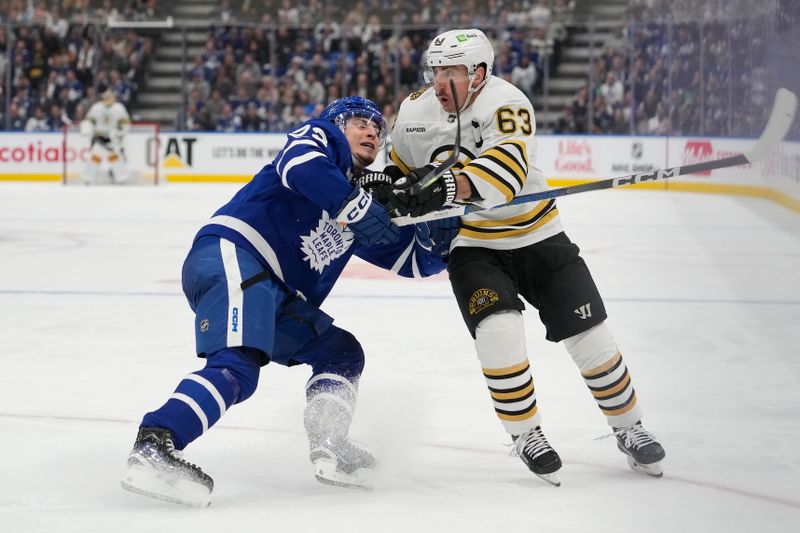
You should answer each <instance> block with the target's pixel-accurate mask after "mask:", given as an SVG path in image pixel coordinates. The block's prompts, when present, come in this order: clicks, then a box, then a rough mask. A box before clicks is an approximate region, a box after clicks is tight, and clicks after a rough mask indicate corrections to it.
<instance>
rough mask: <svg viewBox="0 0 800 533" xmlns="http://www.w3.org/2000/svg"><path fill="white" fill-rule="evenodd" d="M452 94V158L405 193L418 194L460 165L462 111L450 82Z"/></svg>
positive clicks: (453, 85)
mask: <svg viewBox="0 0 800 533" xmlns="http://www.w3.org/2000/svg"><path fill="white" fill-rule="evenodd" d="M450 94H451V95H452V96H453V105H454V107H455V110H456V141H455V143H454V144H453V152H452V153H451V154H450V157H448V158H447V159H445V160H444V161H442V162H441V163H439V165H438V166H437V167H436V168H434V169H433V170H431V171H430V172H429V173H428V175H427V176H425V177H423V178H422V179H421V180H419V181H418V182H417V183H415V184H414V185H412V186H411V187H409V188H408V190H407V191H405V192H406V193H407V194H412V195H413V194H418V193H419V192H420V191H421V190H422V189H425V188H426V187H430V186H431V185H432V184H433V182H435V181H436V180H437V179H439V176H441V175H442V174H444V173H445V172H447V171H448V170H450V169H451V168H453V165H455V164H456V163H458V158H459V156H460V155H461V111H460V110H459V109H458V93H457V92H456V84H455V83H454V82H453V80H450Z"/></svg>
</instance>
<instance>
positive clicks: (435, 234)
mask: <svg viewBox="0 0 800 533" xmlns="http://www.w3.org/2000/svg"><path fill="white" fill-rule="evenodd" d="M460 220H461V219H460V218H459V217H450V218H440V219H439V220H431V221H429V222H420V223H419V224H415V226H414V229H415V230H416V232H417V234H416V238H417V242H418V243H419V244H420V246H422V247H423V248H425V249H426V250H428V251H429V252H431V253H432V254H434V255H438V256H439V257H441V258H442V259H446V258H447V256H448V255H450V243H451V242H452V241H453V239H454V238H455V236H456V235H457V234H458V228H459V225H460Z"/></svg>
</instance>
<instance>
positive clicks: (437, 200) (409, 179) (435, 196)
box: [391, 165, 456, 217]
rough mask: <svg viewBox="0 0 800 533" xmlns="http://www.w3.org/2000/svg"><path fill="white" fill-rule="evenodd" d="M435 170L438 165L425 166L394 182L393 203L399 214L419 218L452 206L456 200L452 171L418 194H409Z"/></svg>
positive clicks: (446, 172)
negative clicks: (413, 187)
mask: <svg viewBox="0 0 800 533" xmlns="http://www.w3.org/2000/svg"><path fill="white" fill-rule="evenodd" d="M434 168H436V165H425V166H424V167H420V168H417V169H414V170H412V171H411V172H409V173H408V174H406V175H405V176H403V177H402V178H400V179H399V180H397V181H395V182H394V191H393V197H392V199H391V203H392V206H393V207H394V208H395V209H396V211H397V212H398V213H399V214H401V215H409V216H412V217H418V216H422V215H424V214H426V213H430V212H431V211H437V210H439V209H441V208H442V207H444V206H448V205H452V203H453V200H455V199H456V177H455V176H454V175H453V172H452V171H450V170H447V171H445V172H444V173H443V174H442V175H441V176H439V178H438V179H437V180H436V181H434V182H433V183H431V184H430V185H428V186H427V187H425V188H424V189H422V190H421V191H419V192H418V193H416V194H411V193H410V192H409V189H410V188H411V187H412V186H413V185H414V184H415V183H417V182H419V181H420V180H421V179H422V178H424V177H425V176H427V175H428V174H429V173H430V172H431V171H432V170H433V169H434Z"/></svg>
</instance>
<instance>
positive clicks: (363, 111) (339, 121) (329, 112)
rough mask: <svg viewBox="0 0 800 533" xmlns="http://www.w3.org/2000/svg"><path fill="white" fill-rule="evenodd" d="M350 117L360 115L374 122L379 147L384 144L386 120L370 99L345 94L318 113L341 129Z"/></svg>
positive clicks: (320, 116)
mask: <svg viewBox="0 0 800 533" xmlns="http://www.w3.org/2000/svg"><path fill="white" fill-rule="evenodd" d="M352 117H361V118H364V119H367V120H368V121H371V122H372V123H373V124H375V126H377V128H378V139H379V140H380V143H381V147H382V146H383V145H384V143H385V142H386V121H385V120H384V118H383V115H382V114H381V110H380V109H378V106H377V105H375V103H374V102H373V101H372V100H367V99H366V98H362V97H361V96H345V97H344V98H339V99H338V100H334V101H333V102H331V103H330V104H328V106H327V107H326V108H325V109H323V110H322V112H321V113H320V114H319V118H321V119H323V120H330V121H331V122H333V123H334V124H336V125H337V126H339V129H341V130H342V131H344V128H345V126H347V120H348V119H350V118H352Z"/></svg>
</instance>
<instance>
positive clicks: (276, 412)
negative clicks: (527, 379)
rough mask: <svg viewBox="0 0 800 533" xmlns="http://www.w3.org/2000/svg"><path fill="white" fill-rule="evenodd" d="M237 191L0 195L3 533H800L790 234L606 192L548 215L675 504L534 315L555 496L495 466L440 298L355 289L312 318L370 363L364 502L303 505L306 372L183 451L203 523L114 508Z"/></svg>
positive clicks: (328, 497) (744, 208)
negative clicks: (637, 466)
mask: <svg viewBox="0 0 800 533" xmlns="http://www.w3.org/2000/svg"><path fill="white" fill-rule="evenodd" d="M235 189H236V187H234V186H229V185H208V186H190V185H173V186H165V187H159V188H155V187H154V188H146V187H128V188H114V187H96V188H79V187H69V188H63V187H61V186H57V185H52V184H2V185H0V346H2V351H1V352H0V532H2V533H17V532H25V533H28V532H40V531H41V532H59V533H68V532H80V533H88V532H113V533H134V532H136V533H140V532H145V531H159V532H178V531H187V532H191V533H195V532H206V531H208V532H217V531H226V532H233V531H237V532H246V531H259V532H268V533H269V532H295V531H307V532H315V533H317V532H325V533H328V532H340V531H341V532H348V533H351V532H352V533H357V532H362V531H364V532H366V531H369V532H402V533H408V532H409V531H411V532H443V531H459V532H472V531H475V532H486V531H500V532H507V531H529V532H533V531H536V532H547V533H550V532H562V531H563V532H613V533H625V532H636V533H640V532H669V533H673V532H676V531H679V532H724V533H736V532H796V531H800V453H798V443H799V442H800V416H799V415H798V413H800V350H799V349H798V345H800V282H798V273H799V272H800V217H799V216H798V215H796V214H795V213H792V212H790V211H788V210H786V209H784V208H782V207H780V206H778V205H777V204H772V203H769V202H766V201H762V200H757V199H745V198H734V197H723V196H707V195H696V194H685V193H684V194H682V193H655V192H637V191H603V192H592V193H587V194H583V195H576V196H573V197H568V198H564V199H561V200H559V205H560V210H561V213H562V218H563V219H564V223H565V226H566V228H567V233H568V234H569V235H570V236H571V237H572V238H573V240H575V241H576V242H577V243H578V244H580V245H581V247H582V250H583V256H584V258H585V259H586V260H587V262H588V264H589V266H590V268H591V270H592V273H593V275H594V277H595V279H596V281H597V283H598V285H599V286H600V289H601V292H602V293H603V294H604V297H605V300H606V305H607V308H608V311H609V314H610V319H609V323H610V325H611V327H612V330H613V331H614V333H615V336H616V337H617V339H618V342H619V344H620V346H621V348H622V351H623V354H624V355H625V358H626V361H627V363H628V367H629V368H630V370H631V372H632V375H633V378H634V384H635V387H636V390H637V394H638V396H639V400H640V402H641V405H642V407H643V409H644V412H645V425H646V427H647V428H648V429H650V430H651V431H653V432H654V433H656V434H657V435H658V437H659V438H660V439H661V441H662V443H663V444H664V447H665V448H666V450H667V459H666V461H665V463H664V471H665V474H664V478H662V479H650V478H647V477H645V476H642V475H640V474H636V473H634V472H632V471H631V470H629V469H628V466H627V464H626V461H625V458H624V456H623V455H622V454H621V453H619V452H618V451H617V450H616V448H615V445H614V442H613V439H602V440H596V437H599V436H602V435H604V434H606V433H607V431H608V430H607V427H606V425H605V421H604V418H603V417H602V416H601V415H600V412H599V410H598V409H597V408H596V407H595V406H594V404H593V401H592V399H591V397H590V396H589V394H588V392H587V390H586V388H585V386H584V385H583V382H582V381H581V379H580V376H579V373H578V372H577V369H576V368H575V367H574V365H573V363H572V361H571V360H570V358H569V357H568V355H567V354H566V352H565V351H564V349H563V347H562V346H559V345H553V344H550V343H548V342H546V341H545V340H544V338H543V336H544V331H543V328H542V326H541V325H540V324H539V322H538V319H537V316H536V313H535V311H530V310H529V311H528V312H527V313H526V323H527V325H528V330H527V331H528V348H529V355H530V358H531V362H532V365H533V369H534V378H535V380H536V384H537V391H538V398H539V405H540V408H541V411H542V413H543V416H544V426H543V427H544V429H545V431H546V434H547V435H548V437H549V439H550V442H551V443H552V444H553V445H554V446H555V447H556V449H557V450H558V451H559V453H560V454H561V457H562V459H563V461H564V468H563V470H562V471H561V480H562V486H561V487H560V488H555V487H551V486H548V485H547V484H546V483H544V482H543V481H541V480H539V479H537V478H535V477H534V476H533V475H532V474H530V473H528V472H527V471H526V469H525V468H524V466H523V465H522V463H521V462H520V461H519V460H518V459H516V458H512V457H509V456H508V448H507V447H505V446H504V444H506V443H507V442H508V438H507V437H506V436H505V434H504V433H503V430H502V428H501V426H500V424H499V422H498V421H497V420H496V418H495V417H494V414H493V411H492V407H491V402H490V400H489V397H488V394H487V391H486V388H485V384H484V382H483V378H482V376H481V373H480V369H479V365H478V362H477V359H476V357H475V355H474V353H473V348H472V343H471V339H470V337H469V334H468V333H467V331H466V328H465V327H464V326H463V324H462V323H461V319H460V317H459V313H458V310H457V307H456V304H455V303H454V300H453V298H452V297H451V295H450V289H449V285H448V283H447V281H446V279H445V278H443V277H439V278H437V279H434V280H428V281H406V280H393V279H379V278H380V277H381V276H376V275H375V272H374V271H372V270H370V268H371V267H367V266H366V265H363V264H355V265H354V267H355V268H353V269H352V270H350V271H349V272H348V276H347V277H346V278H345V279H342V280H341V282H340V284H339V285H338V286H337V288H336V289H335V291H334V292H333V294H332V295H331V297H330V298H329V299H328V301H327V302H326V304H325V306H324V308H325V310H326V311H327V312H329V313H330V314H331V315H333V316H334V317H335V318H336V321H337V324H339V325H340V326H342V327H344V328H346V329H348V330H350V331H352V332H353V333H354V334H355V335H356V336H357V337H358V338H359V339H360V340H361V342H362V344H363V346H364V348H365V350H366V353H367V366H366V369H365V373H364V376H363V379H362V383H361V389H360V392H361V394H360V400H359V405H358V410H357V412H356V420H355V423H354V427H353V434H354V435H355V436H356V437H357V438H358V439H359V440H360V441H363V442H367V443H370V444H371V445H372V447H373V449H374V450H375V452H376V453H377V454H378V456H379V458H380V460H381V465H382V468H381V471H380V472H379V477H378V480H377V484H376V488H375V490H373V491H372V492H362V491H349V490H345V489H338V488H334V487H329V486H324V485H321V484H320V483H318V482H317V481H316V480H315V479H314V476H313V469H312V466H311V464H310V463H309V462H308V459H307V446H306V442H305V435H304V432H303V428H302V420H301V419H302V412H303V407H304V395H303V384H304V382H305V380H306V379H307V377H308V374H309V371H308V369H307V368H305V367H299V368H291V369H288V368H284V367H279V366H277V365H269V366H268V367H266V368H265V369H264V370H263V372H262V374H261V376H262V377H261V383H260V387H259V390H258V391H257V392H256V394H255V395H254V396H253V397H252V398H251V399H250V400H249V401H247V402H246V403H244V404H242V405H239V406H236V407H235V408H232V409H231V410H230V411H229V412H228V414H227V415H226V416H225V417H224V418H223V419H222V421H221V422H220V423H219V424H218V425H217V426H216V427H214V428H213V429H211V430H210V431H209V432H208V433H207V434H206V435H204V436H203V437H201V438H200V439H199V440H197V441H196V442H195V443H193V444H192V445H191V446H190V447H189V448H188V449H187V453H186V457H187V459H189V460H190V461H192V462H195V463H198V464H200V465H201V466H202V467H203V468H204V470H205V471H206V472H208V473H209V474H210V475H211V476H213V477H214V479H215V482H216V489H215V492H214V495H213V503H212V505H211V507H209V508H207V509H201V510H197V509H189V508H182V507H180V506H176V505H172V504H168V503H164V502H160V501H156V500H150V499H147V498H142V497H139V496H136V495H133V494H130V493H127V492H124V491H123V490H121V489H120V487H119V478H120V474H121V472H122V467H123V464H124V462H125V459H126V457H127V454H128V452H129V449H130V446H131V444H132V443H133V439H134V436H135V433H136V428H137V425H138V422H139V420H140V419H141V416H142V415H143V414H144V413H145V412H146V411H148V410H152V409H154V408H157V407H158V406H159V405H161V403H163V401H165V400H166V398H167V397H168V396H169V394H170V393H171V392H172V390H173V388H174V386H175V385H176V384H177V383H178V381H179V380H180V379H181V378H182V376H183V375H184V374H186V373H188V372H190V371H193V370H195V369H197V368H199V367H200V366H201V361H200V360H197V359H195V358H194V356H193V338H192V325H191V324H192V314H191V311H190V309H189V307H188V305H187V304H186V302H185V301H184V299H183V296H182V294H181V290H180V285H179V278H180V267H181V263H182V260H183V257H184V254H185V253H186V251H187V250H188V246H189V244H190V242H191V239H192V236H193V234H194V232H195V230H196V229H197V228H198V227H199V225H200V224H201V223H202V222H203V221H204V220H205V219H206V218H207V217H208V216H209V215H210V214H211V213H212V212H213V211H214V209H216V207H218V206H219V205H221V204H222V203H223V202H224V201H225V200H227V198H229V197H230V196H231V195H232V194H233V192H234V191H235Z"/></svg>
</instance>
